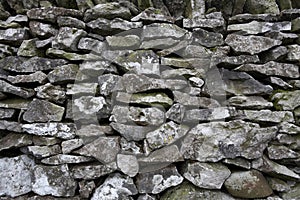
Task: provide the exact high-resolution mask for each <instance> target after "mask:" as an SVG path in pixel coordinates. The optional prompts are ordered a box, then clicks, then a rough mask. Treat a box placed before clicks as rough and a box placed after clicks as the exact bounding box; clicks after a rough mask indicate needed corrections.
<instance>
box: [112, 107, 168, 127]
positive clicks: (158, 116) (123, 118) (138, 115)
mask: <svg viewBox="0 0 300 200" xmlns="http://www.w3.org/2000/svg"><path fill="white" fill-rule="evenodd" d="M164 120H165V113H164V112H163V111H162V110H160V109H159V108H155V107H152V108H140V107H132V106H131V107H123V106H114V108H113V110H112V113H111V117H110V121H113V122H116V123H121V124H133V125H134V124H137V125H143V126H147V125H155V126H158V125H160V124H162V123H163V122H164Z"/></svg>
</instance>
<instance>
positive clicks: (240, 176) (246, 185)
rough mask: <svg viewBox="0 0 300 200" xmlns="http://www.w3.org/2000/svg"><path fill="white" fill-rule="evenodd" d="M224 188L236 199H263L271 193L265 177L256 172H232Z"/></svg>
mask: <svg viewBox="0 0 300 200" xmlns="http://www.w3.org/2000/svg"><path fill="white" fill-rule="evenodd" d="M225 187H226V189H227V190H228V192H229V193H230V194H231V195H232V196H234V197H238V198H264V197H267V196H269V195H271V194H272V193H273V191H272V189H271V187H270V186H269V184H268V182H267V180H266V179H265V177H264V176H263V175H262V174H261V173H260V172H259V171H256V170H250V171H240V172H233V173H232V174H231V175H230V177H229V178H228V179H227V180H226V181H225Z"/></svg>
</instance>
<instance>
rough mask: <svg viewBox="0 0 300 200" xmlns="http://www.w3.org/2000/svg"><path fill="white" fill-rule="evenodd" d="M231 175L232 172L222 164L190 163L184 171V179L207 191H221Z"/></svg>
mask: <svg viewBox="0 0 300 200" xmlns="http://www.w3.org/2000/svg"><path fill="white" fill-rule="evenodd" d="M230 174H231V172H230V170H229V169H228V168H227V167H226V166H225V165H223V164H221V163H200V162H193V163H192V162H189V163H187V165H186V166H185V167H184V170H183V176H184V178H186V179H187V180H189V181H190V182H191V183H193V184H194V185H196V186H198V187H200V188H206V189H221V187H222V185H223V183H224V182H225V180H226V179H227V178H228V177H229V176H230Z"/></svg>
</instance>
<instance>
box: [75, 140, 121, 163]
mask: <svg viewBox="0 0 300 200" xmlns="http://www.w3.org/2000/svg"><path fill="white" fill-rule="evenodd" d="M119 151H120V145H119V137H99V138H98V139H96V140H94V141H93V142H91V143H89V144H86V145H85V146H83V147H82V148H80V149H78V150H76V151H74V153H77V154H79V155H83V156H90V157H94V158H96V159H97V160H99V161H100V162H102V163H110V162H113V161H115V159H116V157H117V154H118V153H119Z"/></svg>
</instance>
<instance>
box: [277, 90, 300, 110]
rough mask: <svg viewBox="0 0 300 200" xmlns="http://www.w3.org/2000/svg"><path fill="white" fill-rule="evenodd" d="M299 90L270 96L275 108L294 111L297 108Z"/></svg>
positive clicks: (299, 96) (299, 95)
mask: <svg viewBox="0 0 300 200" xmlns="http://www.w3.org/2000/svg"><path fill="white" fill-rule="evenodd" d="M299 98H300V90H295V91H285V92H278V93H275V94H274V95H273V96H272V101H274V104H275V107H277V108H279V109H282V110H294V109H295V108H296V107H298V106H299Z"/></svg>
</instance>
